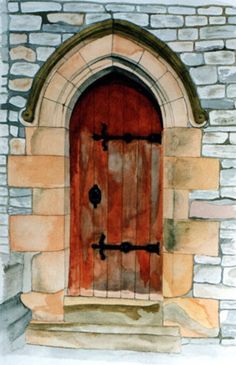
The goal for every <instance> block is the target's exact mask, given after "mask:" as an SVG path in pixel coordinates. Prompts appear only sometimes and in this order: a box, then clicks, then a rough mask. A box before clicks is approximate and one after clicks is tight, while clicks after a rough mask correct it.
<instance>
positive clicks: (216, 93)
mask: <svg viewBox="0 0 236 365" xmlns="http://www.w3.org/2000/svg"><path fill="white" fill-rule="evenodd" d="M197 91H198V95H199V96H200V98H201V99H217V98H219V99H220V98H224V96H225V86H224V85H210V86H199V87H198V88H197Z"/></svg>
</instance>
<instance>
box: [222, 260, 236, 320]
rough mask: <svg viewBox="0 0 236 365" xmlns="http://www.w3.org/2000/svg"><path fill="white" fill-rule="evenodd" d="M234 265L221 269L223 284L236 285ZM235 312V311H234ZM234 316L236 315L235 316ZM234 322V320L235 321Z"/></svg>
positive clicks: (235, 268)
mask: <svg viewBox="0 0 236 365" xmlns="http://www.w3.org/2000/svg"><path fill="white" fill-rule="evenodd" d="M235 278H236V267H234V268H228V267H227V268H225V269H224V270H223V284H225V285H230V286H234V287H236V280H235ZM235 313H236V311H235ZM235 318H236V317H235ZM235 324H236V322H235Z"/></svg>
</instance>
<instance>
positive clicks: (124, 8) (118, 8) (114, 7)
mask: <svg viewBox="0 0 236 365" xmlns="http://www.w3.org/2000/svg"><path fill="white" fill-rule="evenodd" d="M105 8H106V10H107V11H111V12H130V11H134V10H135V6H134V5H125V4H108V5H105ZM145 12H146V11H145Z"/></svg>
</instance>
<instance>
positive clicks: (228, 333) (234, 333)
mask: <svg viewBox="0 0 236 365" xmlns="http://www.w3.org/2000/svg"><path fill="white" fill-rule="evenodd" d="M221 335H222V337H236V326H235V325H234V326H230V325H227V326H225V325H224V326H221ZM223 341H224V339H222V343H221V344H222V345H230V346H235V345H236V339H235V340H234V341H232V340H227V342H223Z"/></svg>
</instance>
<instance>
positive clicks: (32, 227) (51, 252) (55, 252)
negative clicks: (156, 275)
mask: <svg viewBox="0 0 236 365" xmlns="http://www.w3.org/2000/svg"><path fill="white" fill-rule="evenodd" d="M114 69H119V70H121V71H123V72H126V73H128V74H130V75H132V77H136V78H138V79H140V80H141V81H142V82H143V83H144V84H145V85H146V86H147V87H148V88H149V89H150V91H151V92H152V94H153V95H154V96H155V97H156V99H157V100H158V103H159V105H160V108H161V112H162V118H163V124H164V154H165V157H164V165H165V178H164V226H165V237H164V239H165V246H166V250H167V251H169V252H166V253H165V255H164V287H163V295H164V297H167V298H169V297H170V298H171V297H175V296H182V295H185V294H186V293H188V292H189V290H190V289H191V285H192V266H193V254H195V253H196V254H197V253H199V247H202V245H203V244H204V241H202V236H201V234H200V236H196V232H197V231H198V232H199V231H201V230H203V231H205V235H206V237H204V238H205V240H206V239H207V240H208V242H210V244H209V245H208V246H207V247H204V250H205V251H204V250H201V253H202V252H203V251H204V253H205V254H211V255H213V256H214V255H217V250H218V248H217V245H218V223H216V222H210V223H209V222H192V221H190V220H189V219H188V218H189V217H188V191H189V190H192V189H215V188H217V186H218V179H219V163H218V161H217V160H214V159H208V158H202V157H201V131H200V129H197V128H191V127H192V126H195V127H197V126H201V125H203V124H204V122H205V121H206V118H207V115H206V113H205V112H204V111H203V110H202V109H201V107H200V103H199V100H198V98H197V94H196V91H195V88H194V86H193V84H192V82H191V79H190V77H189V75H188V73H187V71H186V69H185V68H184V66H183V65H182V64H181V61H180V60H179V59H178V58H177V56H176V55H175V54H174V53H173V52H172V51H171V50H170V49H169V48H168V47H167V46H166V45H165V44H164V43H162V42H160V41H159V40H157V39H156V38H155V37H153V36H152V35H150V34H149V33H148V32H146V31H144V30H141V29H140V28H138V27H136V26H133V25H131V24H129V23H127V22H122V21H107V22H103V23H101V24H98V25H95V26H92V27H89V28H88V29H85V30H84V31H82V32H81V33H80V34H78V35H76V36H74V37H72V38H71V39H70V40H68V41H67V42H65V44H64V45H62V46H61V47H59V48H58V50H57V51H56V53H55V54H54V55H52V56H51V57H50V58H49V60H48V61H47V62H46V64H45V65H44V66H43V67H42V69H41V70H40V71H39V73H38V75H37V76H36V78H35V81H34V84H33V87H32V91H31V93H30V96H29V99H28V105H27V107H26V110H25V111H24V112H23V114H22V118H23V124H24V125H25V126H26V149H27V152H26V156H10V157H9V185H10V186H15V187H32V188H33V191H34V199H33V200H34V201H33V214H32V215H30V216H12V217H11V222H10V230H11V249H12V250H13V251H26V252H27V251H29V252H37V253H39V254H37V255H36V256H35V258H34V259H33V263H32V278H33V279H32V292H31V293H28V294H24V295H23V301H24V302H25V304H26V305H27V306H29V307H30V308H32V310H33V318H34V319H36V320H37V319H38V320H45V321H47V320H48V321H52V320H54V321H58V320H63V318H64V315H63V298H64V293H65V290H66V288H67V279H68V254H69V220H70V206H69V163H68V161H69V142H68V126H69V120H70V116H71V112H72V110H73V107H74V105H75V103H76V101H77V100H78V98H79V96H80V95H81V93H83V91H84V90H85V89H86V88H87V87H88V85H90V84H91V83H93V82H94V80H96V79H97V78H100V77H101V76H103V75H104V74H105V73H109V72H112V70H114ZM173 142H174V143H173ZM205 169H211V176H209V177H208V178H207V179H206V178H205V175H204V174H203V172H204V170H205ZM186 171H188V172H189V171H190V173H188V174H186ZM48 201H50V206H48V203H47V202H48ZM205 224H207V231H206V230H205V229H204V228H205V226H204V225H205ZM186 233H187V236H186ZM186 237H187V241H186ZM177 241H178V242H177ZM176 242H177V243H178V245H176ZM183 262H184V263H185V268H186V269H185V271H183V270H180V272H179V273H178V275H177V276H176V275H175V274H176V272H178V269H179V268H181V267H182V264H183ZM47 263H48V264H47ZM58 267H60V272H59V273H58V270H57V268H58ZM55 273H56V274H55ZM48 277H51V280H50V281H47V278H48ZM183 278H185V280H183Z"/></svg>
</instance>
